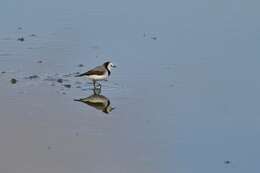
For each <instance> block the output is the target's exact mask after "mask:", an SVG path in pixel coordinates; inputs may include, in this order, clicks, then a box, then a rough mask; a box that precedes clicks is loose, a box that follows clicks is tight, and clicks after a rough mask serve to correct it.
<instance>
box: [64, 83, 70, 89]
mask: <svg viewBox="0 0 260 173" xmlns="http://www.w3.org/2000/svg"><path fill="white" fill-rule="evenodd" d="M63 86H64V87H65V88H71V85H70V84H65V85H63Z"/></svg>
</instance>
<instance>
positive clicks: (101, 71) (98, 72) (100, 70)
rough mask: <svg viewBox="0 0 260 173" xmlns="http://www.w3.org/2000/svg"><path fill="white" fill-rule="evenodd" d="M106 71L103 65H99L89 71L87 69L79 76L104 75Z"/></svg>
mask: <svg viewBox="0 0 260 173" xmlns="http://www.w3.org/2000/svg"><path fill="white" fill-rule="evenodd" d="M105 73H106V70H105V69H104V67H103V66H97V67H95V68H93V69H91V70H89V71H87V72H86V73H82V74H80V75H78V76H77V77H81V76H89V75H94V74H95V75H103V74H105Z"/></svg>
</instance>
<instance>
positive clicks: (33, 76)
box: [25, 75, 39, 80]
mask: <svg viewBox="0 0 260 173" xmlns="http://www.w3.org/2000/svg"><path fill="white" fill-rule="evenodd" d="M37 78H39V76H38V75H31V76H28V77H25V79H31V80H32V79H37Z"/></svg>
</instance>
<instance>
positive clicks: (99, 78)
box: [87, 72, 108, 81]
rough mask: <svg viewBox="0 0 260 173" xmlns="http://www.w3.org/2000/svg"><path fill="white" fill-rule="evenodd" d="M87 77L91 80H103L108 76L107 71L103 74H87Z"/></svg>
mask: <svg viewBox="0 0 260 173" xmlns="http://www.w3.org/2000/svg"><path fill="white" fill-rule="evenodd" d="M87 78H88V79H91V80H97V81H98V80H105V79H107V78H108V73H107V72H106V73H105V74H103V75H95V74H93V75H89V76H87Z"/></svg>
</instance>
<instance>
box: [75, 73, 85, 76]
mask: <svg viewBox="0 0 260 173" xmlns="http://www.w3.org/2000/svg"><path fill="white" fill-rule="evenodd" d="M86 75H87V73H82V74H78V75H76V76H75V77H82V76H86Z"/></svg>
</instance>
